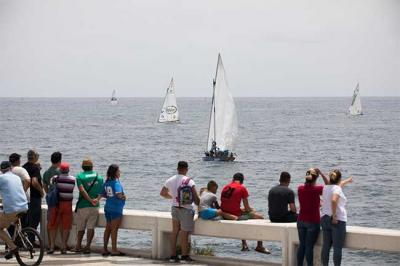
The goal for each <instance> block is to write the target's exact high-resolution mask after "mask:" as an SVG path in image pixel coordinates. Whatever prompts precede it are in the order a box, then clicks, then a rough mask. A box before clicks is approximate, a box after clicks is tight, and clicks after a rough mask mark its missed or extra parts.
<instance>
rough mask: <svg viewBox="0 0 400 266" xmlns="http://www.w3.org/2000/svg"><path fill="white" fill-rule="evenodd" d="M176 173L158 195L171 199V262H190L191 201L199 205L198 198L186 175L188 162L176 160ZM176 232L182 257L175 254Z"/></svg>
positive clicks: (191, 180)
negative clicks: (179, 237)
mask: <svg viewBox="0 0 400 266" xmlns="http://www.w3.org/2000/svg"><path fill="white" fill-rule="evenodd" d="M177 171H178V174H177V175H174V176H172V177H170V178H169V179H168V180H167V181H166V182H165V184H164V186H163V187H162V189H161V191H160V195H161V196H162V197H163V198H165V199H171V200H172V208H171V215H172V234H171V258H170V261H171V262H179V260H181V261H183V262H191V261H193V260H192V259H191V258H190V256H189V233H190V232H192V231H193V229H194V220H193V219H194V209H193V203H195V204H196V205H199V203H200V198H199V195H198V194H197V191H196V188H195V183H194V181H193V179H191V178H190V177H188V176H186V174H187V172H188V163H187V162H185V161H180V162H178V167H177ZM178 234H180V235H181V243H180V244H181V247H182V257H181V259H179V258H178V256H177V254H176V244H177V238H178Z"/></svg>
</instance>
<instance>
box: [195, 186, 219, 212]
mask: <svg viewBox="0 0 400 266" xmlns="http://www.w3.org/2000/svg"><path fill="white" fill-rule="evenodd" d="M217 205H218V199H217V195H215V194H214V193H212V192H210V191H204V192H203V193H202V194H201V196H200V204H199V211H203V210H205V209H209V208H214V209H216V208H217Z"/></svg>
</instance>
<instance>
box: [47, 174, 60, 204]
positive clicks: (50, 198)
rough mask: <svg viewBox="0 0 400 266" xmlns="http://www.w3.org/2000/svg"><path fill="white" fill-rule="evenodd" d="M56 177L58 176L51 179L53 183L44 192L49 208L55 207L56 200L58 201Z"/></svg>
mask: <svg viewBox="0 0 400 266" xmlns="http://www.w3.org/2000/svg"><path fill="white" fill-rule="evenodd" d="M57 178H58V176H56V177H55V178H54V179H53V185H52V186H51V187H50V189H49V191H48V192H47V194H46V203H47V206H48V207H50V208H52V207H57V206H58V202H59V201H60V196H59V191H58V188H57Z"/></svg>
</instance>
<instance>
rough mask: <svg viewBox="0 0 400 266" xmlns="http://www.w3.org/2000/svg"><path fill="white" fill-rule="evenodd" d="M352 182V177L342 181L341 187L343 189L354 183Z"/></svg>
mask: <svg viewBox="0 0 400 266" xmlns="http://www.w3.org/2000/svg"><path fill="white" fill-rule="evenodd" d="M352 182H353V177H352V176H350V177H349V178H347V179H345V180H342V181H341V182H340V184H339V186H340V187H341V188H343V187H344V186H345V185H347V184H349V183H352Z"/></svg>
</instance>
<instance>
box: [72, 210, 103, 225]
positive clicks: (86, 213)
mask: <svg viewBox="0 0 400 266" xmlns="http://www.w3.org/2000/svg"><path fill="white" fill-rule="evenodd" d="M98 217H99V208H97V207H86V208H79V209H77V210H76V228H77V230H78V231H85V229H88V230H93V229H94V228H95V227H96V225H97V218H98Z"/></svg>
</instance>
